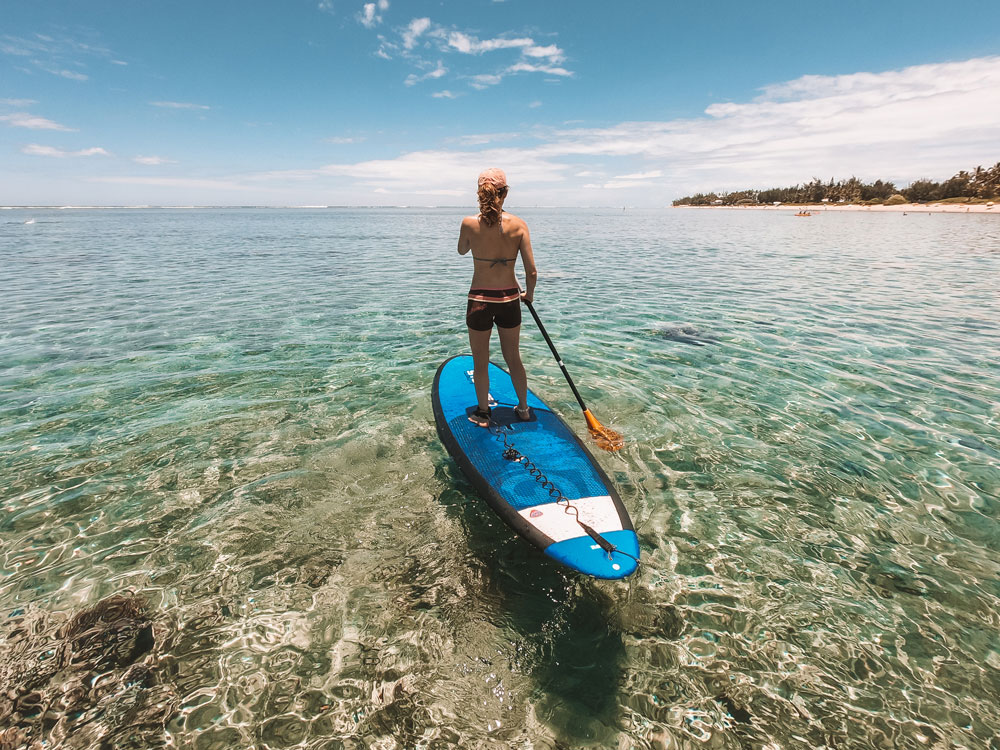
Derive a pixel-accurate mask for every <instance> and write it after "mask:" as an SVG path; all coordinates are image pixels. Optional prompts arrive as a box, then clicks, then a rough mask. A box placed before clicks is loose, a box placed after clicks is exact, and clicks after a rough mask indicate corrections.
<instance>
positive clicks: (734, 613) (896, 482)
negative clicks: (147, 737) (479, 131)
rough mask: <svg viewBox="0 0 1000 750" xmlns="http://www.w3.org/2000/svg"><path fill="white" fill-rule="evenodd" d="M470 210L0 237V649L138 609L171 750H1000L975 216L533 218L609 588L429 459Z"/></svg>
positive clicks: (998, 446) (989, 374) (996, 594)
mask: <svg viewBox="0 0 1000 750" xmlns="http://www.w3.org/2000/svg"><path fill="white" fill-rule="evenodd" d="M515 210H516V209H515ZM462 213H463V212H462V211H461V210H446V209H435V210H403V209H393V210H389V209H378V210H377V209H371V210H347V209H337V210H332V209H331V210H249V209H248V210H236V209H231V210H207V209H206V210H120V211H119V210H102V211H78V210H64V211H57V210H52V211H43V210H33V211H30V212H28V211H22V210H15V211H2V212H0V300H2V301H0V305H2V308H0V309H2V313H0V315H2V317H0V321H2V325H0V501H2V514H0V550H2V562H3V566H2V570H0V613H2V614H3V617H5V618H7V619H8V620H11V618H13V620H17V619H18V618H22V619H23V618H24V617H26V616H29V615H31V614H32V613H35V614H36V615H37V616H38V617H40V618H43V619H44V617H48V618H51V619H52V620H53V621H56V620H58V619H59V618H60V617H62V616H64V615H65V616H68V615H69V614H71V613H73V612H75V611H79V610H80V609H81V608H83V607H86V606H87V605H90V604H93V603H94V602H96V601H97V600H98V599H100V598H102V597H105V596H107V595H110V594H112V593H115V592H121V591H126V590H130V591H133V592H137V593H139V594H141V595H142V596H143V597H144V598H145V600H146V601H147V602H148V603H149V607H150V610H151V611H152V613H153V616H154V618H155V620H156V622H157V634H158V636H157V637H158V643H157V649H156V663H155V668H156V669H157V670H158V674H159V675H160V677H159V679H160V681H161V682H162V683H163V684H164V685H166V686H168V687H169V690H170V691H172V694H173V695H174V696H175V698H176V710H175V711H173V712H172V713H171V714H170V718H169V721H168V722H167V724H166V730H165V731H166V735H167V740H168V741H169V742H170V744H171V745H174V746H178V747H189V746H190V747H204V748H209V747H220V748H221V747H261V748H263V747H291V746H303V747H310V748H335V747H344V748H348V747H349V748H359V747H378V748H393V747H400V748H402V747H407V748H409V747H428V748H430V747H434V748H443V747H523V748H528V747H534V748H557V747H612V748H702V747H710V748H734V749H735V748H748V747H754V748H765V747H766V748H779V747H780V748H796V747H823V746H826V747H830V748H833V747H836V748H889V747H893V748H930V747H935V748H945V747H948V748H951V747H956V748H959V747H961V748H984V747H989V748H998V747H1000V740H998V739H997V736H998V733H1000V718H998V717H997V706H998V705H1000V614H998V612H1000V575H998V574H1000V523H998V517H1000V218H998V217H996V216H990V215H980V216H971V215H965V216H962V215H959V216H955V215H926V214H910V215H907V216H903V215H899V214H877V215H870V214H864V213H856V214H836V215H834V214H829V215H822V216H817V217H813V218H810V219H809V220H808V221H807V220H803V219H796V218H793V217H792V215H791V213H787V214H785V213H773V212H735V211H733V212H730V211H697V210H683V209H677V210H662V211H641V212H640V211H628V212H625V213H622V212H620V211H613V210H572V211H571V210H541V209H535V210H527V209H526V210H522V211H518V213H520V214H521V215H522V216H523V217H524V218H526V219H527V220H528V221H529V223H530V225H531V227H532V231H533V240H534V244H535V248H536V255H537V258H538V262H539V267H540V270H541V274H542V277H541V281H540V286H539V290H538V293H537V295H536V303H537V304H536V306H537V308H538V310H539V312H540V314H541V315H542V317H543V319H544V320H545V322H546V325H547V327H548V328H549V330H550V333H552V335H553V336H554V338H555V339H556V341H557V343H558V345H559V347H560V351H561V353H562V355H563V358H564V359H565V361H566V363H567V365H568V367H569V368H570V370H571V372H572V373H574V375H575V377H576V379H577V381H578V384H579V385H580V387H581V391H582V392H583V395H584V397H585V399H586V400H587V401H588V405H589V406H590V407H591V410H592V411H593V412H594V413H595V415H596V416H597V417H598V418H599V419H600V420H601V421H602V422H604V423H606V424H608V425H609V426H612V427H614V428H615V429H617V430H618V431H620V432H622V433H623V434H624V435H625V436H626V439H627V441H628V444H627V447H626V448H625V450H623V451H622V452H621V453H619V454H615V455H612V454H606V453H601V454H600V455H599V456H598V459H599V461H600V462H601V464H602V466H603V467H604V468H605V469H606V470H607V472H608V473H609V475H610V476H611V477H612V478H613V479H614V480H615V481H616V482H617V485H618V487H619V489H620V491H621V494H622V496H623V498H624V499H625V502H626V504H627V506H628V507H629V509H630V511H631V513H632V516H633V519H634V521H635V524H636V527H637V530H638V531H639V534H640V539H641V544H642V548H643V555H644V564H643V568H642V569H641V571H640V573H639V574H638V575H637V576H635V577H634V578H633V579H632V580H631V581H630V582H628V583H624V584H609V583H596V582H590V581H586V580H581V579H578V578H575V577H573V576H572V575H570V574H568V573H566V572H564V571H563V570H561V569H558V568H556V567H554V566H553V565H552V564H550V563H549V562H547V561H546V559H545V558H543V557H541V556H539V555H538V554H536V553H535V552H533V551H532V550H531V549H529V548H528V547H527V546H526V545H525V544H524V543H522V542H520V541H519V540H517V539H516V538H515V537H513V535H512V534H511V533H509V532H508V530H507V529H506V527H504V526H503V525H502V524H500V523H499V522H498V521H496V520H495V519H494V517H493V516H492V515H491V513H490V511H489V510H488V509H487V508H485V507H484V506H483V504H482V503H481V502H480V501H479V500H477V498H476V497H475V495H474V493H473V492H472V490H471V488H470V486H469V485H468V484H467V483H465V481H464V480H463V479H462V478H461V476H460V474H459V473H458V470H457V468H456V467H455V465H454V464H453V463H452V462H451V460H450V459H449V458H448V456H447V454H446V453H445V451H444V450H443V448H442V447H441V445H440V444H439V442H438V440H437V437H436V434H435V431H434V425H433V418H432V415H431V408H430V396H429V387H430V383H431V379H432V377H433V374H434V371H435V369H436V367H437V365H438V364H439V363H440V362H441V361H442V360H443V359H445V358H446V357H447V356H449V355H451V354H453V353H457V352H459V351H462V350H464V348H465V347H466V340H465V335H464V329H463V324H462V320H463V313H464V300H463V298H462V295H463V293H464V291H465V290H466V288H467V285H468V279H469V277H470V274H471V269H470V267H469V264H468V259H462V258H459V257H458V256H457V254H456V253H455V251H454V246H455V240H456V230H457V227H458V222H459V220H460V218H461V216H462ZM29 218H34V219H35V222H34V223H33V224H25V223H24V222H25V221H27V220H28V219H29ZM523 335H524V340H523V351H524V356H525V360H526V363H527V365H528V370H529V377H530V378H531V384H532V387H533V389H535V390H536V391H537V392H538V393H539V394H540V395H542V396H543V397H544V398H546V399H547V400H548V401H549V402H550V403H551V404H552V405H553V406H554V407H556V408H557V409H558V410H560V411H561V412H562V414H563V415H564V416H565V417H566V418H567V420H568V421H569V422H570V423H571V424H575V425H576V426H577V427H578V429H579V431H580V433H581V434H584V433H585V429H584V425H583V422H582V419H581V418H580V417H579V416H578V411H577V407H576V404H575V401H574V400H573V397H572V394H571V393H570V392H569V390H568V388H566V386H565V384H564V382H563V380H562V378H561V375H560V373H559V371H558V369H557V367H556V366H555V364H554V363H553V361H552V359H551V357H550V356H549V354H548V351H547V349H546V348H545V345H544V342H543V341H542V340H541V338H540V337H539V336H538V335H537V332H536V331H535V330H534V328H533V326H532V325H530V324H528V323H526V325H525V328H524V334H523ZM595 452H597V451H595ZM43 616H44V617H43ZM11 621H12V620H11ZM0 641H2V637H0ZM15 658H23V655H22V656H20V657H18V656H16V655H12V654H11V653H9V651H8V652H5V651H4V647H3V646H2V645H0V666H2V665H3V662H5V661H6V662H7V663H8V665H9V664H10V663H11V661H12V660H14V659H15ZM94 720H95V721H98V722H103V723H104V725H105V727H106V731H107V732H109V733H110V736H112V737H114V736H119V735H120V736H125V734H127V730H126V729H125V728H123V726H121V725H120V724H123V722H119V723H116V722H117V721H119V720H118V719H116V718H115V716H112V715H110V714H109V715H104V714H102V713H101V711H100V710H99V709H97V713H96V714H95V718H94ZM2 729H3V726H2V721H0V730H2ZM116 733H118V734H116Z"/></svg>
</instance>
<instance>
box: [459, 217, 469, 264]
mask: <svg viewBox="0 0 1000 750" xmlns="http://www.w3.org/2000/svg"><path fill="white" fill-rule="evenodd" d="M469 219H470V217H468V216H467V217H465V218H464V219H462V228H461V229H460V230H458V254H459V255H465V254H466V253H467V252H469V251H470V250H471V249H472V224H471V222H470V221H469Z"/></svg>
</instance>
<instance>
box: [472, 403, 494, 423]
mask: <svg viewBox="0 0 1000 750" xmlns="http://www.w3.org/2000/svg"><path fill="white" fill-rule="evenodd" d="M490 411H491V410H490V408H489V407H488V406H487V407H486V411H483V410H482V409H480V408H479V407H478V406H477V407H476V410H475V411H474V412H472V414H470V415H469V421H470V422H472V424H474V425H476V426H477V427H489V426H490Z"/></svg>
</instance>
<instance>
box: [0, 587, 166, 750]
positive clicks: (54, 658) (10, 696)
mask: <svg viewBox="0 0 1000 750" xmlns="http://www.w3.org/2000/svg"><path fill="white" fill-rule="evenodd" d="M158 640H159V639H158V638H157V635H156V629H155V626H154V623H153V621H152V619H151V618H150V616H149V615H148V613H147V612H146V605H145V602H144V601H143V600H142V599H141V598H140V597H138V596H135V595H133V594H131V593H129V594H116V595H114V596H110V597H108V598H106V599H103V600H101V601H100V602H98V603H97V604H95V605H94V606H93V607H89V608H87V609H84V610H82V611H80V612H78V613H77V614H75V615H74V616H73V617H72V618H70V619H69V620H68V621H65V620H60V619H57V617H56V616H53V615H50V614H48V613H46V612H42V611H40V610H33V611H27V612H19V613H17V614H15V615H14V616H12V617H10V618H9V620H8V623H7V632H6V633H4V634H3V637H2V638H0V685H3V686H4V691H3V692H2V693H0V750H6V749H7V748H8V747H9V748H22V747H26V748H31V749H32V750H34V748H42V747H45V748H59V747H64V748H91V747H116V748H118V747H136V748H139V747H157V746H161V745H163V744H164V742H165V737H164V731H163V728H164V724H165V723H166V721H167V720H168V719H169V718H170V716H171V715H172V713H173V711H174V707H175V705H176V700H175V699H174V694H173V690H172V689H171V688H170V686H169V685H167V684H164V683H161V682H160V680H158V678H157V673H156V654H155V652H156V649H157V646H158Z"/></svg>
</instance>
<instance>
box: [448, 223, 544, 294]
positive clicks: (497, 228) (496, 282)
mask: <svg viewBox="0 0 1000 750" xmlns="http://www.w3.org/2000/svg"><path fill="white" fill-rule="evenodd" d="M470 250H471V251H472V257H473V258H474V259H475V260H473V266H474V269H473V272H472V287H473V288H477V289H508V288H513V287H516V286H518V284H517V278H516V277H515V276H514V263H515V261H516V260H517V258H518V256H519V255H520V257H521V263H522V264H523V266H524V271H525V276H526V278H529V279H531V280H532V281H533V280H534V275H535V273H536V272H535V258H534V255H533V254H532V251H531V237H530V234H529V232H528V226H527V224H525V223H524V221H523V220H521V219H519V218H518V217H517V216H514V215H513V214H509V213H503V214H502V217H501V219H500V221H499V223H497V224H494V225H493V226H488V225H487V224H486V222H485V221H483V219H482V217H481V216H478V215H477V216H467V217H465V218H464V219H463V220H462V229H461V231H460V232H459V235H458V252H459V254H460V255H465V254H466V253H468V252H469V251H470ZM530 286H531V287H534V284H533V283H532V284H530Z"/></svg>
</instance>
